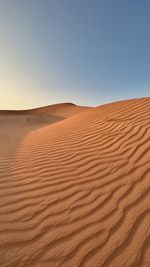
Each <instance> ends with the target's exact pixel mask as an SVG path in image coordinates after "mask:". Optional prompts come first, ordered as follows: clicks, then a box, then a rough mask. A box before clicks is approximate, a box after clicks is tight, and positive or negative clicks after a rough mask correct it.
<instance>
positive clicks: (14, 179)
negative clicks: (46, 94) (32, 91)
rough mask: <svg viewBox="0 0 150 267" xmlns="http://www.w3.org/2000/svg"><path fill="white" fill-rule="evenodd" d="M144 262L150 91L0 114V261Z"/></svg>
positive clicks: (147, 258)
mask: <svg viewBox="0 0 150 267" xmlns="http://www.w3.org/2000/svg"><path fill="white" fill-rule="evenodd" d="M9 266H11V267H12V266H13V267H28V266H29V267H32V266H33V267H83V266H85V267H108V266H109V267H138V266H141V267H150V98H141V99H133V100H126V101H120V102H116V103H111V104H106V105H103V106H99V107H96V108H88V107H79V106H76V105H73V104H70V103H66V104H57V105H52V106H49V107H45V108H39V109H35V110H28V111H0V267H9Z"/></svg>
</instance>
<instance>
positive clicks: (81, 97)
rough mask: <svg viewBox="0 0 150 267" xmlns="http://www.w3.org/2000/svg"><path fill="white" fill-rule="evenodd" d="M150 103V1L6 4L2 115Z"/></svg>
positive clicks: (2, 12) (1, 9)
mask: <svg viewBox="0 0 150 267" xmlns="http://www.w3.org/2000/svg"><path fill="white" fill-rule="evenodd" d="M142 96H150V1H149V0H126V1H123V0H0V109H25V108H31V107H37V106H44V105H49V104H53V103H57V102H74V103H76V104H81V105H94V106H95V105H100V104H102V103H107V102H111V101H117V100H121V99H128V98H136V97H142Z"/></svg>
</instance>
